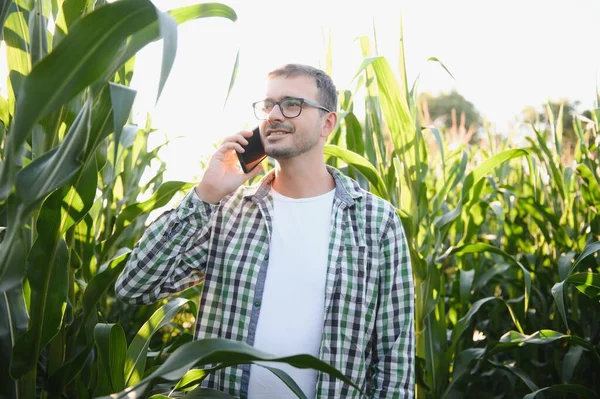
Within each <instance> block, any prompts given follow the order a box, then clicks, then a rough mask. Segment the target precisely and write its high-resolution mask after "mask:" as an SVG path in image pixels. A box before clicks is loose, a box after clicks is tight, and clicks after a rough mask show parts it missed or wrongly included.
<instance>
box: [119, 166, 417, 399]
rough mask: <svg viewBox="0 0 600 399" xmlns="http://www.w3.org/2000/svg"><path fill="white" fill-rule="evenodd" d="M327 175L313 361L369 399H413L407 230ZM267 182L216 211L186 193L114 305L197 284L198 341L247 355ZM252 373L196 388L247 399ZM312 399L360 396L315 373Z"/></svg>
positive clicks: (353, 187)
mask: <svg viewBox="0 0 600 399" xmlns="http://www.w3.org/2000/svg"><path fill="white" fill-rule="evenodd" d="M328 170H329V171H330V173H331V174H332V175H333V177H334V179H335V182H336V191H335V198H334V201H333V210H332V228H331V240H330V245H329V266H328V271H327V281H326V286H325V287H326V288H325V291H326V292H325V306H326V309H325V320H324V321H323V322H324V324H323V325H324V328H323V338H322V340H321V348H320V354H319V357H320V358H321V360H323V361H324V362H327V363H329V364H331V365H332V366H334V367H336V368H337V369H338V370H340V371H341V372H343V373H344V374H345V375H346V376H348V378H350V379H351V380H352V381H354V382H356V383H357V384H358V385H359V386H361V388H362V389H363V390H364V391H365V392H367V393H368V396H369V397H374V398H412V397H413V390H414V352H415V345H414V326H413V320H414V315H413V312H414V310H413V299H414V290H413V284H412V273H411V268H410V257H409V251H408V246H407V243H406V237H405V234H404V230H403V228H402V225H401V224H400V220H399V218H398V216H397V214H396V212H395V209H394V207H393V206H392V205H391V204H389V203H388V202H386V201H384V200H382V199H380V198H378V197H376V196H374V195H372V194H370V193H369V192H367V191H365V190H363V189H362V188H361V187H360V186H359V185H358V183H356V182H355V181H354V180H352V179H350V178H348V177H346V176H344V175H343V174H341V173H340V172H339V171H337V170H336V169H334V168H330V167H328ZM273 176H274V175H273V173H270V174H268V175H267V176H265V178H264V179H263V180H262V181H261V183H260V184H257V185H255V186H244V187H240V188H239V189H238V190H237V191H236V192H235V193H233V194H231V195H229V196H227V197H226V198H224V199H223V200H221V202H220V203H219V204H218V205H211V204H208V203H206V202H203V201H201V200H200V199H198V197H197V196H196V195H195V193H194V192H193V191H192V192H190V193H189V194H188V195H187V196H186V198H185V199H184V200H183V201H182V203H181V204H180V205H179V206H178V207H177V208H176V209H174V210H172V211H169V212H167V213H165V214H163V215H162V216H161V217H159V218H158V219H157V220H156V221H155V222H154V223H153V224H152V225H151V226H150V227H149V228H148V229H147V231H146V233H145V235H144V237H143V238H142V239H141V240H140V242H139V243H138V245H137V246H136V248H135V249H134V251H133V253H132V254H131V257H130V260H129V263H128V264H127V267H126V268H125V270H124V271H123V273H122V274H121V276H120V277H119V279H118V281H117V283H116V292H117V295H118V296H119V297H120V298H122V299H124V300H126V301H128V302H131V303H151V302H154V301H156V300H157V299H159V298H162V297H165V296H167V295H169V294H171V293H174V292H178V291H181V290H183V289H185V288H188V287H190V286H192V285H194V284H197V283H199V282H201V281H202V280H204V288H203V292H202V298H201V307H200V310H199V314H198V321H197V324H196V338H198V339H200V338H210V337H220V338H226V339H233V340H237V341H244V342H247V343H249V344H250V345H252V344H253V343H254V334H255V330H256V322H257V320H258V316H259V314H260V301H261V299H262V298H261V297H260V296H262V288H263V287H264V280H265V277H266V268H267V266H268V256H269V241H270V238H269V237H270V231H271V226H272V221H271V215H272V214H273V202H272V199H271V196H270V195H269V191H270V183H271V181H272V179H273ZM307 250H310V249H309V248H308V249H307ZM249 370H250V368H249V367H245V366H241V367H230V368H226V369H223V370H221V371H219V372H217V373H216V374H213V375H211V376H209V377H208V378H207V379H206V380H205V381H204V383H203V385H204V386H207V387H211V388H215V389H219V390H222V391H225V392H228V393H229V394H231V395H237V396H240V397H246V394H247V388H248V386H247V383H248V377H249V374H248V373H249ZM317 397H318V398H358V397H359V393H358V391H357V390H355V389H354V388H352V387H350V386H349V385H347V384H345V383H343V382H341V381H339V380H336V379H334V378H330V377H329V376H328V375H324V374H321V373H319V376H318V381H317Z"/></svg>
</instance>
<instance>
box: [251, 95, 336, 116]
mask: <svg viewBox="0 0 600 399" xmlns="http://www.w3.org/2000/svg"><path fill="white" fill-rule="evenodd" d="M276 105H278V106H279V110H280V111H281V114H282V115H283V116H284V117H286V118H288V119H292V118H297V117H299V116H300V114H301V113H302V107H303V106H304V105H308V106H311V107H313V108H317V109H320V110H322V111H325V112H331V111H330V110H328V109H327V108H325V107H323V106H321V105H319V104H317V103H315V102H313V101H310V100H307V99H305V98H296V97H286V98H284V99H283V100H281V101H271V100H263V101H257V102H255V103H253V104H252V107H253V108H254V116H256V119H260V120H264V119H267V118H268V117H269V114H270V113H271V111H273V108H274V107H275V106H276Z"/></svg>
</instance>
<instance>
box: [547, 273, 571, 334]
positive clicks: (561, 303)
mask: <svg viewBox="0 0 600 399" xmlns="http://www.w3.org/2000/svg"><path fill="white" fill-rule="evenodd" d="M564 285H565V282H564V281H560V282H558V283H556V284H554V285H553V286H552V289H551V290H550V292H551V293H552V297H554V302H555V303H556V308H557V309H558V313H559V314H560V317H561V318H562V320H563V323H565V326H566V327H567V328H569V322H568V321H567V311H566V309H565V294H564Z"/></svg>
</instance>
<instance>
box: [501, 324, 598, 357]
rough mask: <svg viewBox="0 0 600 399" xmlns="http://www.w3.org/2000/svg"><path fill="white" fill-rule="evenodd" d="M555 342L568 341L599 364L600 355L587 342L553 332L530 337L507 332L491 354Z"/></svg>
mask: <svg viewBox="0 0 600 399" xmlns="http://www.w3.org/2000/svg"><path fill="white" fill-rule="evenodd" d="M556 341H568V342H570V343H572V344H575V345H579V346H581V347H583V348H585V349H586V350H588V351H589V352H590V353H591V354H592V355H593V356H594V358H595V359H596V361H599V362H600V355H599V354H598V352H597V351H596V349H595V348H594V346H593V345H592V344H590V343H589V342H588V341H586V340H585V339H583V338H581V337H578V336H576V335H565V334H562V333H560V332H558V331H553V330H540V331H536V332H535V333H533V334H530V335H526V334H523V333H520V332H517V331H508V332H507V333H505V334H504V335H503V336H502V337H501V338H500V341H499V342H498V344H496V346H495V347H494V348H493V350H492V353H495V352H497V351H500V350H506V349H510V348H513V347H515V346H523V345H528V344H533V345H545V344H550V343H553V342H556Z"/></svg>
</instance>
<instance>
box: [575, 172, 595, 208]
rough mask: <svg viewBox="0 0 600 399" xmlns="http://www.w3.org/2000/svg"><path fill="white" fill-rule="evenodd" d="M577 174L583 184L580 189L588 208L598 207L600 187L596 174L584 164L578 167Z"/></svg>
mask: <svg viewBox="0 0 600 399" xmlns="http://www.w3.org/2000/svg"><path fill="white" fill-rule="evenodd" d="M577 173H578V174H579V176H581V178H582V180H583V183H584V184H582V185H581V186H580V187H581V194H582V196H583V199H584V200H585V202H586V203H587V204H588V205H590V206H595V207H598V206H600V185H599V184H598V178H597V177H596V174H595V173H594V172H592V171H591V170H590V168H589V166H588V165H586V164H580V165H578V166H577Z"/></svg>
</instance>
